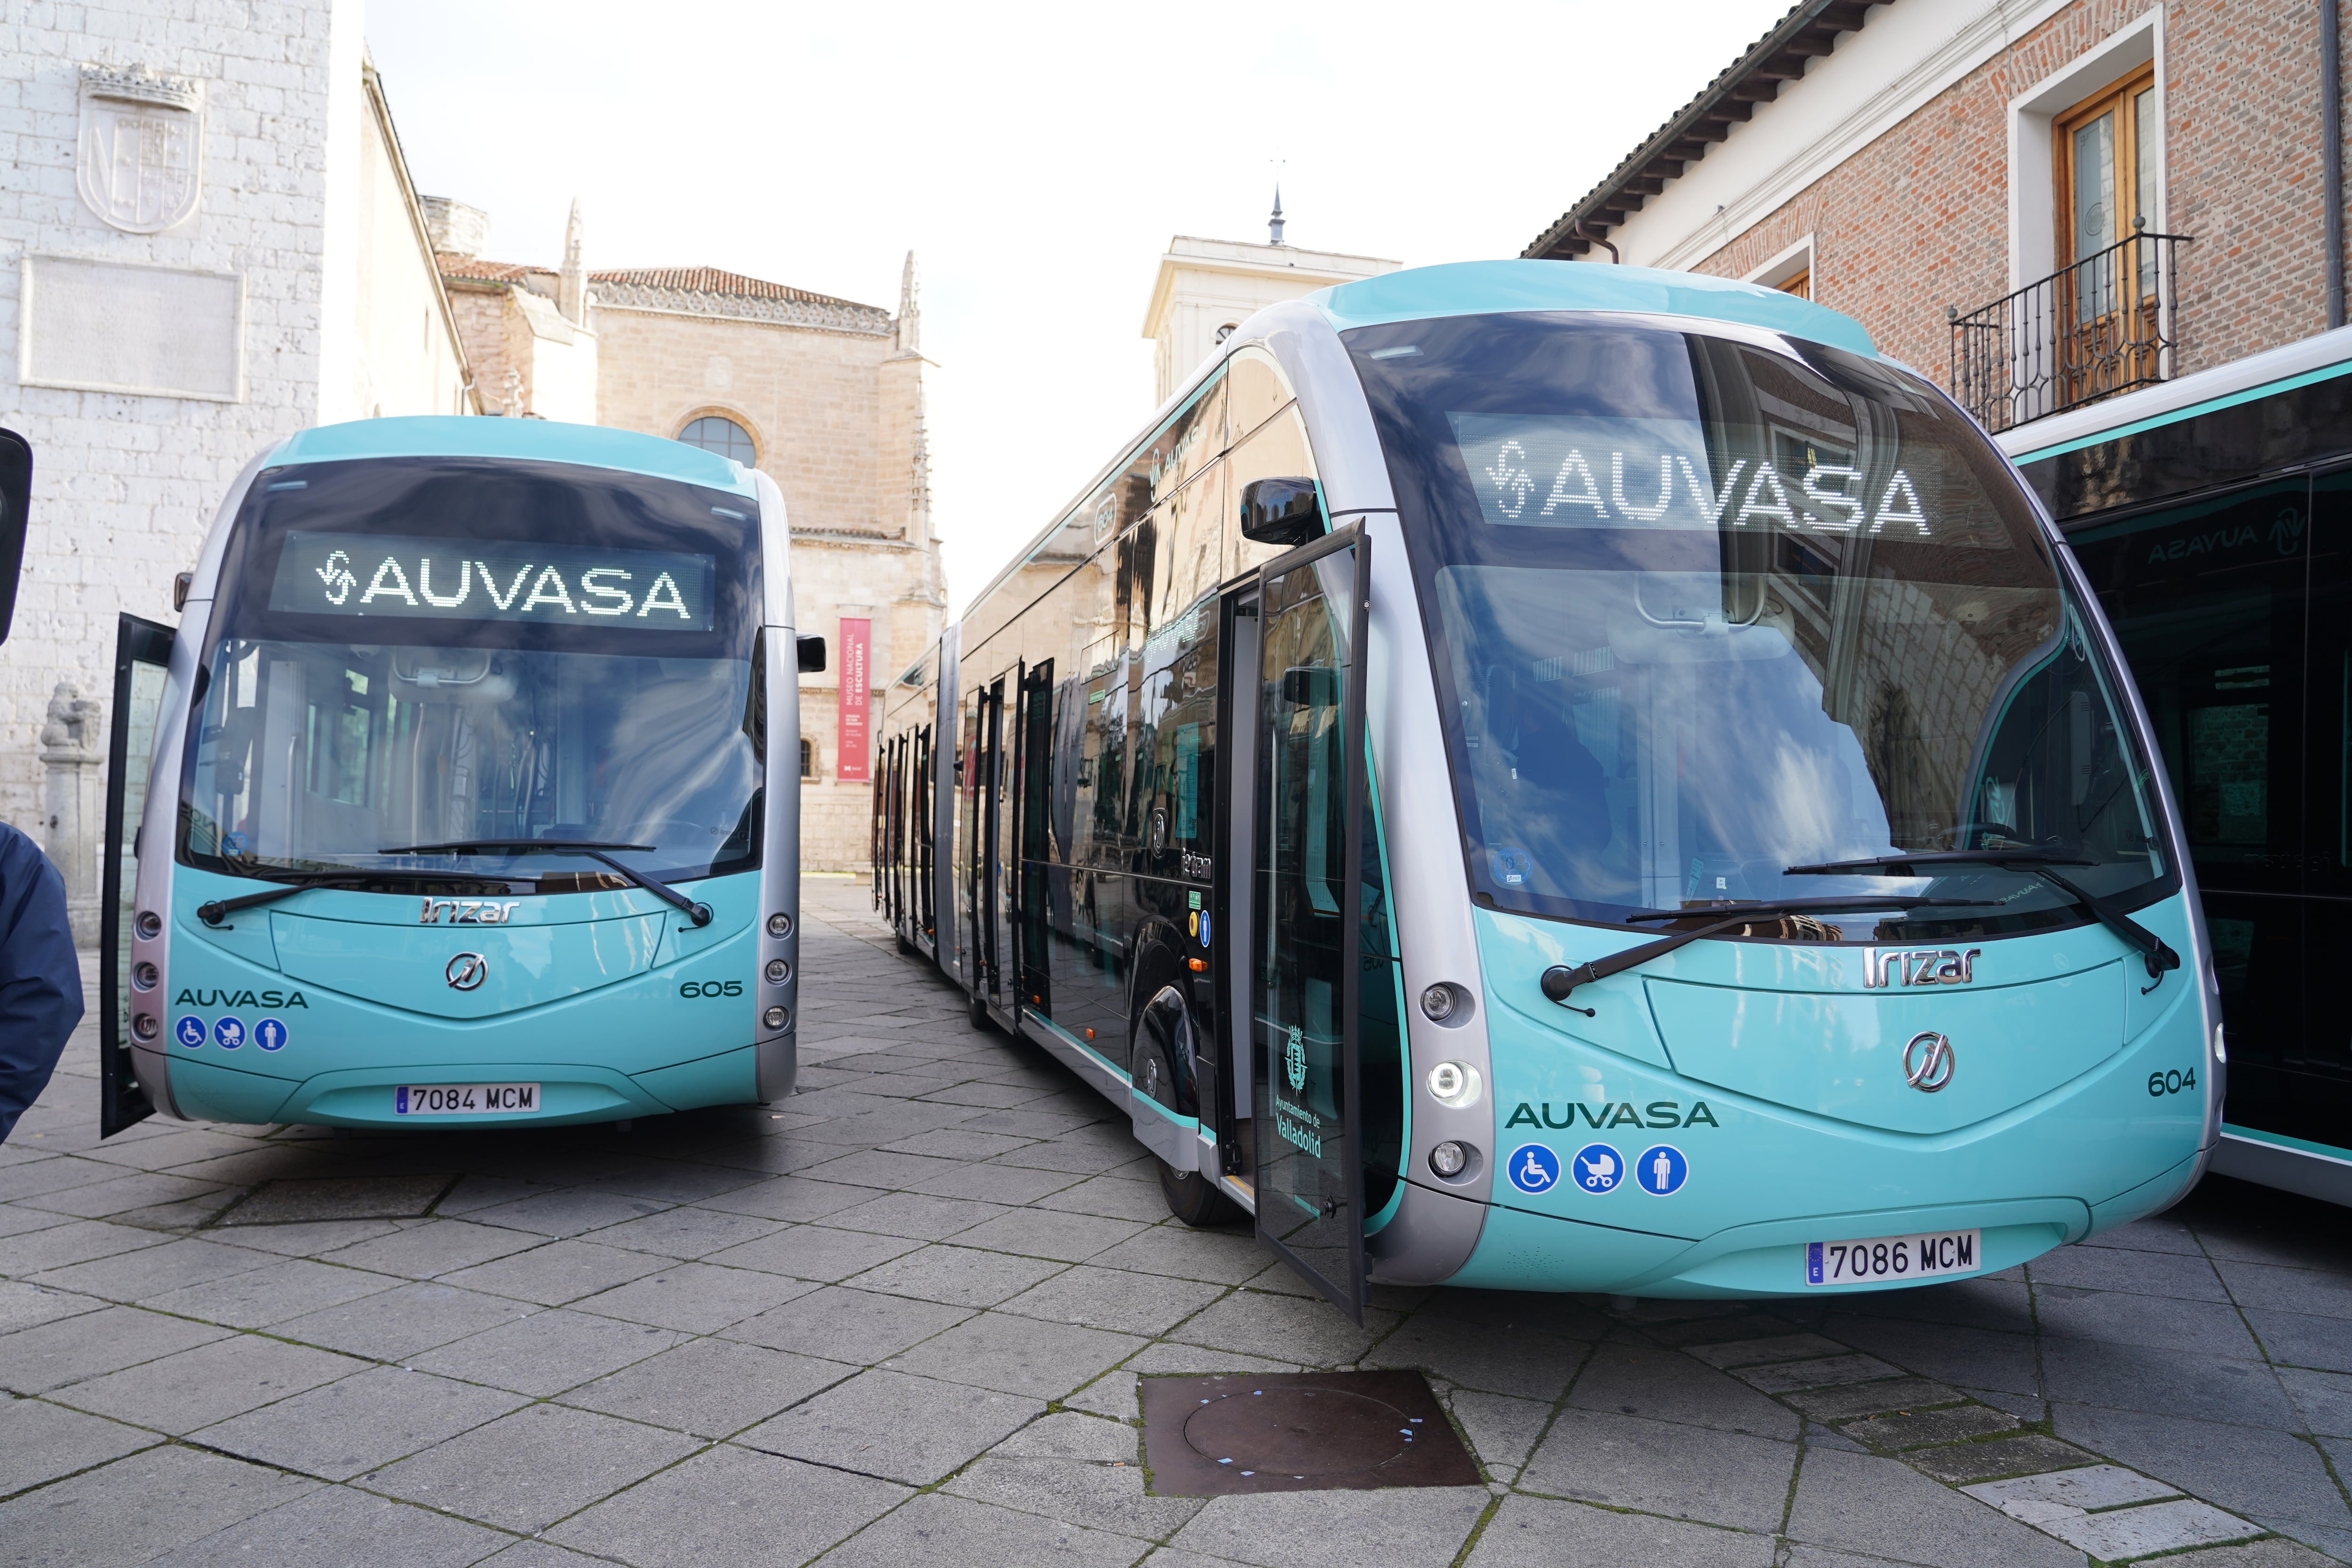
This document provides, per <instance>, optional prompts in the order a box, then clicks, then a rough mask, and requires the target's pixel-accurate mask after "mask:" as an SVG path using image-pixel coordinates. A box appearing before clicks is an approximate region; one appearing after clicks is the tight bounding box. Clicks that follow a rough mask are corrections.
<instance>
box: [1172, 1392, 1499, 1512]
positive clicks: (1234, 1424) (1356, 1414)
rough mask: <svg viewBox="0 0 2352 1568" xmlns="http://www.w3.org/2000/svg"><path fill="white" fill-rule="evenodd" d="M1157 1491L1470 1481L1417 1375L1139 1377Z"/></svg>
mask: <svg viewBox="0 0 2352 1568" xmlns="http://www.w3.org/2000/svg"><path fill="white" fill-rule="evenodd" d="M1143 1440H1144V1451H1145V1459H1146V1462H1147V1463H1149V1464H1150V1467H1151V1474H1152V1484H1153V1489H1154V1490H1156V1491H1158V1492H1160V1493H1161V1494H1162V1495H1168V1496H1177V1497H1221V1496H1226V1495H1229V1494H1232V1493H1235V1492H1283V1491H1325V1490H1334V1489H1368V1488H1371V1487H1453V1486H1470V1485H1475V1484H1476V1483H1477V1480H1478V1470H1477V1467H1476V1466H1475V1464H1473V1463H1472V1462H1471V1458H1470V1456H1469V1455H1468V1454H1467V1453H1466V1452H1465V1451H1464V1449H1463V1447H1462V1443H1461V1439H1459V1438H1457V1437H1456V1436H1454V1427H1453V1426H1452V1425H1451V1424H1450V1423H1448V1422H1447V1420H1446V1419H1445V1413H1444V1411H1443V1410H1442V1409H1440V1408H1439V1407H1438V1404H1437V1399H1436V1396H1435V1395H1433V1394H1431V1393H1430V1391H1429V1384H1427V1383H1426V1382H1424V1381H1423V1378H1422V1376H1421V1374H1420V1373H1414V1372H1345V1373H1279V1374H1276V1375H1271V1376H1260V1377H1149V1378H1146V1379H1144V1380H1143Z"/></svg>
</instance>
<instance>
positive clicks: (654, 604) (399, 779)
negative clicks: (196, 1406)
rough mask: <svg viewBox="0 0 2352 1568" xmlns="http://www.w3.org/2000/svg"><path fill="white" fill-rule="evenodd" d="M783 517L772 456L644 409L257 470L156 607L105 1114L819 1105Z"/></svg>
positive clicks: (140, 631) (140, 666)
mask: <svg viewBox="0 0 2352 1568" xmlns="http://www.w3.org/2000/svg"><path fill="white" fill-rule="evenodd" d="M787 543H788V534H787V531H786V528H785V521H784V510H783V504H782V497H781V496H780V495H779V494H778V492H777V489H776V487H775V484H774V482H773V481H772V480H771V479H768V478H767V476H766V475H764V474H760V473H757V472H753V471H751V470H747V469H745V468H741V467H740V466H739V465H737V464H735V463H733V462H731V461H730V460H729V459H727V458H721V457H718V456H715V455H713V454H711V453H709V452H704V451H700V450H698V449H697V448H695V447H687V446H682V445H680V444H678V443H677V442H673V441H665V440H660V439H657V438H655V437H647V436H639V435H633V434H630V433H628V432H625V431H618V430H605V429H595V428H591V427H589V426H572V425H559V424H549V423H545V422H541V421H538V420H520V419H485V418H415V419H376V420H368V421H365V422H362V423H358V424H351V425H339V426H326V427H323V428H319V429H312V430H306V431H303V432H301V433H300V434H299V435H296V436H293V437H289V439H287V440H285V441H283V442H281V443H279V444H278V445H277V446H275V447H272V448H271V449H270V450H268V452H265V453H264V454H263V455H262V456H260V457H259V458H256V459H255V460H254V461H253V463H252V464H251V465H250V466H249V467H247V469H246V470H245V472H244V473H243V474H242V475H241V476H239V478H238V479H237V480H236V483H235V484H234V485H233V486H232V487H231V488H230V490H229V493H228V497H227V499H226V501H225V502H224V504H223V505H222V507H221V510H220V513H219V516H218V518H217V520H216V521H215V523H214V525H213V528H212V531H211V534H210V536H209V537H208V539H207V541H206V542H205V548H204V552H203V554H202V556H201V558H200V560H199V563H198V564H197V566H196V569H195V571H194V573H193V574H190V575H189V576H188V577H187V578H185V579H184V581H183V588H184V602H183V605H182V606H181V607H182V609H183V611H184V616H183V619H182V621H181V624H180V626H179V627H178V629H177V630H176V631H174V630H173V629H170V628H167V627H164V626H159V625H155V624H153V623H151V622H147V621H142V620H139V619H136V618H135V617H131V616H124V617H123V619H122V624H121V637H120V641H119V644H118V650H117V658H116V665H115V689H114V713H113V733H112V737H111V745H112V759H111V761H112V766H111V768H110V773H109V786H108V787H109V795H108V799H107V837H108V845H107V854H108V858H107V862H106V864H107V868H108V873H109V874H108V877H107V883H108V886H107V899H106V903H105V907H104V916H103V919H104V929H103V939H102V947H101V955H100V972H101V977H102V984H103V990H104V994H105V1005H104V1007H103V1010H102V1013H101V1033H102V1058H101V1059H102V1064H103V1074H102V1078H103V1091H104V1100H103V1106H102V1131H103V1132H104V1133H106V1134H108V1135H110V1134H112V1133H114V1132H116V1131H121V1129H122V1128H124V1127H127V1126H129V1125H131V1123H133V1122H135V1121H139V1120H140V1119H142V1118H143V1117H145V1116H146V1115H148V1114H150V1113H151V1112H152V1111H161V1112H163V1114H165V1115H167V1116H174V1117H181V1118H186V1119H205V1120H212V1121H240V1122H288V1123H304V1124H317V1125H325V1126H332V1127H344V1128H357V1127H367V1128H377V1129H382V1128H388V1127H398V1126H431V1127H441V1128H447V1127H453V1126H456V1127H464V1126H477V1127H479V1126H500V1127H505V1126H520V1125H552V1124H561V1123H576V1122H595V1121H632V1120H634V1119H635V1118H638V1117H643V1116H650V1115H656V1114H658V1113H662V1112H666V1111H671V1110H686V1109H688V1108H690V1107H697V1106H709V1105H728V1104H738V1103H744V1102H750V1101H754V1100H773V1099H777V1098H779V1097H781V1096H783V1095H786V1094H789V1093H790V1092H791V1091H792V1085H793V1076H794V1066H795V1057H794V1049H793V1041H794V1030H793V1017H794V1007H795V1000H796V998H795V987H796V985H797V983H798V979H797V975H796V974H795V973H794V970H795V965H796V961H797V946H798V941H799V937H798V932H797V931H796V929H795V922H796V921H797V919H798V913H799V910H798V903H797V900H798V889H799V810H798V796H799V790H798V781H797V780H796V778H795V777H794V772H795V770H794V768H793V766H792V765H791V759H789V758H785V757H782V756H780V755H779V754H778V753H777V751H776V748H774V747H772V746H771V745H770V743H769V739H770V736H771V734H776V735H782V736H786V737H790V736H793V735H795V734H797V733H799V723H798V713H799V694H798V681H797V672H798V670H799V669H800V668H802V667H803V664H804V663H809V664H814V665H815V666H817V667H819V668H821V667H822V658H823V644H822V643H821V642H813V646H812V647H809V648H808V650H807V654H806V656H805V658H804V657H803V652H802V649H801V644H800V639H797V638H796V637H795V636H794V633H793V598H792V578H791V573H790V565H789V561H788V558H787ZM812 641H813V639H812ZM785 750H786V751H789V750H790V747H789V744H787V746H786V747H785Z"/></svg>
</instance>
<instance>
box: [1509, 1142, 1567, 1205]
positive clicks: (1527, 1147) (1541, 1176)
mask: <svg viewBox="0 0 2352 1568" xmlns="http://www.w3.org/2000/svg"><path fill="white" fill-rule="evenodd" d="M1506 1168H1507V1169H1508V1170H1509V1172H1510V1173H1511V1185H1513V1186H1515V1187H1517V1188H1518V1189H1519V1191H1521V1192H1523V1193H1527V1194H1530V1195H1532V1194H1538V1193H1548V1192H1549V1191H1551V1190H1552V1188H1554V1187H1556V1186H1558V1185H1559V1155H1557V1154H1555V1153H1553V1152H1551V1151H1550V1150H1549V1149H1547V1148H1545V1147H1544V1146H1543V1145H1542V1144H1540V1143H1522V1144H1520V1145H1519V1146H1518V1147H1517V1148H1516V1149H1514V1150H1512V1151H1511V1163H1510V1164H1509V1165H1508V1166H1507V1167H1506Z"/></svg>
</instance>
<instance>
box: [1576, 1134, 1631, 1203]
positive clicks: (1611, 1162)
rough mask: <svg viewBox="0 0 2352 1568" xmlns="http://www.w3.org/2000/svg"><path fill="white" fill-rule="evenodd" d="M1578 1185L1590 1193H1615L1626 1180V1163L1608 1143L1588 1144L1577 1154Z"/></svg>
mask: <svg viewBox="0 0 2352 1568" xmlns="http://www.w3.org/2000/svg"><path fill="white" fill-rule="evenodd" d="M1575 1169H1576V1184H1577V1185H1578V1186H1580V1187H1581V1188H1583V1189H1584V1190H1585V1191H1586V1192H1588V1193H1613V1192H1615V1191H1616V1190H1617V1184H1618V1183H1620V1182H1622V1181H1623V1180H1624V1179H1625V1162H1624V1161H1622V1160H1621V1159H1619V1158H1618V1157H1617V1151H1616V1150H1614V1149H1612V1148H1611V1147H1610V1146H1609V1145H1608V1144H1606V1143H1587V1144H1586V1145H1585V1146H1584V1147H1583V1148H1581V1149H1579V1150H1578V1151H1577V1152H1576V1163H1575Z"/></svg>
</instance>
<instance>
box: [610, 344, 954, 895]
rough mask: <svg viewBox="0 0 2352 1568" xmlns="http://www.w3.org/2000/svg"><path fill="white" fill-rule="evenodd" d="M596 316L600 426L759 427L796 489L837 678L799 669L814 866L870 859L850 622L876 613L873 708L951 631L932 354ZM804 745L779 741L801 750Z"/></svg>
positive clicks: (801, 544)
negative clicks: (937, 489)
mask: <svg viewBox="0 0 2352 1568" xmlns="http://www.w3.org/2000/svg"><path fill="white" fill-rule="evenodd" d="M594 319H595V325H596V329H597V339H598V356H599V358H598V363H599V369H598V395H597V403H598V421H597V422H598V423H599V424H604V425H615V426H623V427H625V428H627V429H633V430H642V431H645V432H646V433H647V434H649V435H655V436H672V437H674V436H676V435H677V433H678V432H679V431H680V430H681V429H683V428H684V427H685V426H686V424H687V422H688V420H691V419H695V418H698V417H700V416H703V415H707V414H719V415H724V416H726V417H728V418H730V419H732V420H734V421H735V423H736V424H738V425H740V426H742V427H743V428H744V429H745V430H746V431H748V432H749V433H750V435H751V439H752V441H753V443H754V445H755V447H756V449H757V450H756V458H755V461H756V464H757V466H758V467H759V468H761V470H762V471H763V472H765V473H766V474H767V475H768V476H769V477H770V478H772V479H774V480H775V481H776V485H777V488H778V489H781V490H782V492H783V496H784V506H785V510H786V511H787V513H788V514H789V516H790V519H791V522H792V530H793V598H794V608H795V614H796V616H797V618H798V623H799V624H798V626H797V628H796V629H797V630H798V631H800V632H801V633H802V634H803V635H813V636H819V637H824V639H825V645H826V648H827V654H828V658H827V668H826V672H825V673H824V674H822V675H804V676H803V677H802V678H801V735H803V736H805V737H807V738H808V739H809V740H810V741H811V742H813V744H814V750H815V757H816V773H815V776H814V778H811V779H805V780H803V782H802V785H801V863H802V865H803V868H806V869H808V870H812V871H825V870H850V869H859V868H864V867H865V866H866V863H867V860H868V837H867V824H868V820H869V817H870V815H871V811H872V795H871V790H872V785H871V784H870V783H868V782H863V781H855V780H853V781H848V782H844V781H843V780H842V778H841V776H840V774H841V756H840V746H839V722H838V721H839V711H840V710H839V689H838V681H837V678H838V674H839V671H840V668H841V620H842V618H843V617H844V616H854V617H863V618H866V619H867V620H869V621H871V622H872V629H871V637H872V657H871V679H872V683H873V689H872V691H871V692H870V694H869V698H868V701H869V711H870V712H872V713H875V714H877V715H878V713H879V711H880V705H881V692H882V689H883V687H884V686H885V685H887V683H888V682H889V681H890V680H891V679H894V678H895V677H896V676H897V675H898V672H899V671H900V670H902V669H904V668H907V666H908V665H910V664H912V663H913V662H914V661H915V659H916V658H919V656H920V655H921V653H922V651H923V649H924V648H926V647H929V646H930V644H931V643H932V642H933V641H935V640H936V639H937V638H938V637H939V635H940V625H941V623H942V620H943V617H944V614H945V610H946V596H945V588H944V584H943V583H942V581H941V578H940V570H939V547H938V542H937V541H936V540H935V539H933V538H932V537H931V536H930V499H929V459H928V455H927V453H926V451H925V438H924V436H923V428H922V396H923V384H922V368H923V363H924V362H923V361H922V360H921V359H920V357H919V356H918V355H916V354H913V353H906V352H903V351H902V350H901V349H900V348H899V345H898V338H897V337H896V336H895V335H893V334H891V333H889V332H880V333H868V332H856V331H834V330H829V329H825V328H820V327H810V326H801V325H794V324H787V323H783V322H779V321H754V320H738V319H729V318H717V317H709V316H700V315H692V314H688V313H686V312H683V311H664V310H643V309H633V308H614V306H612V305H611V304H609V303H606V302H604V300H599V304H598V309H597V310H596V313H595V318H594ZM886 319H887V318H886ZM871 728H872V729H874V730H876V731H878V728H879V725H878V721H877V722H876V723H874V724H873V725H872V726H871ZM797 742H798V737H792V736H782V735H779V736H777V737H775V738H774V743H776V744H779V745H783V746H787V747H790V748H792V749H793V752H797V750H798V745H797ZM868 761H869V768H868V771H869V773H870V771H871V766H870V761H871V760H870V758H869V760H868Z"/></svg>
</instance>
